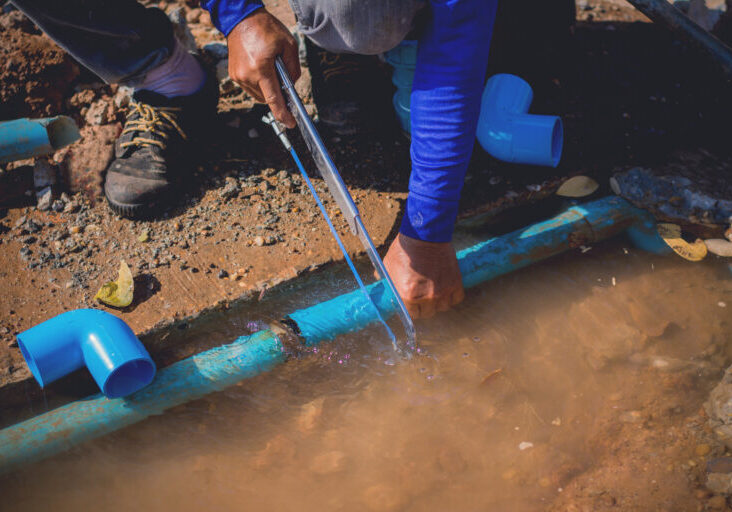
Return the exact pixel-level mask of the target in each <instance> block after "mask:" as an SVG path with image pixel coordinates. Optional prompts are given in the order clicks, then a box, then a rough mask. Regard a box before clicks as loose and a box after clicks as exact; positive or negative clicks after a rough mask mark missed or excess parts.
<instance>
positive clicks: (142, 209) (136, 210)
mask: <svg viewBox="0 0 732 512" xmlns="http://www.w3.org/2000/svg"><path fill="white" fill-rule="evenodd" d="M105 197H106V196H105ZM107 204H108V205H109V208H110V209H111V210H112V211H113V212H114V213H116V214H117V215H119V216H120V217H125V218H128V219H142V218H146V217H152V216H153V215H154V214H155V212H156V211H157V209H158V205H156V204H144V203H140V204H125V203H118V202H116V201H113V200H112V199H110V198H109V197H107Z"/></svg>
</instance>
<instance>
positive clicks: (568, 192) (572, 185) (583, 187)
mask: <svg viewBox="0 0 732 512" xmlns="http://www.w3.org/2000/svg"><path fill="white" fill-rule="evenodd" d="M599 187H600V185H598V183H597V182H596V181H595V180H593V179H592V178H590V177H587V176H574V177H573V178H569V179H568V180H567V181H565V182H564V183H562V186H561V187H559V188H558V189H557V195H558V196H562V197H585V196H589V195H590V194H592V193H593V192H594V191H595V190H597V189H598V188H599Z"/></svg>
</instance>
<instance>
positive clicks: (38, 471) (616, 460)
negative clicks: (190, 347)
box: [0, 239, 732, 511]
mask: <svg viewBox="0 0 732 512" xmlns="http://www.w3.org/2000/svg"><path fill="white" fill-rule="evenodd" d="M338 283H339V281H338V280H336V281H334V282H333V283H331V284H336V285H338ZM322 293H324V294H325V293H329V292H328V291H327V290H326V289H325V288H324V289H323V290H322ZM292 300H295V301H297V300H303V299H301V298H300V299H292ZM731 307H732V273H731V272H730V269H729V267H728V264H727V262H725V261H723V260H721V259H709V260H707V261H704V262H702V263H697V264H691V263H688V262H685V261H682V260H680V259H678V258H675V257H656V256H650V255H647V254H644V253H640V252H638V251H636V250H634V249H632V248H631V246H630V245H629V244H628V243H627V242H625V241H624V240H622V239H617V240H613V241H610V242H607V243H604V244H600V245H597V246H594V247H593V248H592V249H590V250H589V251H585V252H582V251H581V250H577V251H574V252H572V253H568V254H566V255H564V256H561V257H558V258H554V259H552V260H549V261H547V262H544V263H542V264H539V265H536V266H533V267H530V268H528V269H525V270H523V271H520V272H517V273H514V274H511V275H508V276H505V277H502V278H500V279H497V280H495V281H493V282H491V283H488V284H486V285H483V286H481V287H478V288H477V289H474V290H470V291H469V292H468V296H467V298H466V301H465V303H464V304H463V305H461V306H460V307H459V308H457V309H456V310H455V311H453V312H451V313H449V314H445V315H441V316H439V317H437V318H435V319H433V320H430V321H426V322H421V323H420V324H419V325H418V328H419V332H420V344H421V349H422V350H423V353H422V355H419V356H416V357H414V358H413V359H411V360H401V361H394V360H393V359H392V358H391V357H390V354H389V352H388V350H386V349H385V346H386V343H385V340H383V339H381V336H380V333H379V332H378V331H377V330H375V331H373V332H365V333H361V334H359V335H354V336H351V337H348V338H342V339H339V340H337V341H336V342H334V343H331V344H325V345H322V346H320V347H319V348H318V350H317V351H314V353H310V354H307V355H305V356H303V357H302V358H300V359H298V360H293V361H290V362H288V363H287V364H286V365H284V366H282V367H279V368H278V369H276V370H274V371H273V372H271V373H269V374H267V375H263V376H260V377H257V378H255V379H252V380H249V381H245V382H244V383H242V384H240V385H238V386H235V387H233V388H230V389H229V390H226V391H224V392H221V393H218V394H215V395H211V396H209V397H208V398H206V399H203V400H199V401H196V402H192V403H190V404H187V405H184V406H180V407H178V408H175V409H173V410H171V411H169V412H168V413H166V414H164V415H162V416H160V417H155V418H151V419H148V420H146V421H144V422H143V423H141V424H138V425H137V426H133V427H130V428H127V429H125V430H123V431H121V432H118V433H115V434H113V435H110V436H107V437H105V438H102V439H99V440H96V441H94V442H91V443H88V444H85V445H83V446H80V447H78V448H76V449H74V450H73V451H71V452H68V453H66V454H63V455H61V456H58V457H55V458H53V459H51V460H48V461H46V462H43V463H40V464H36V465H35V466H32V467H29V468H26V469H25V470H23V471H21V472H19V473H17V474H14V475H12V476H10V477H5V478H4V479H3V480H0V492H2V495H3V502H4V503H12V505H13V506H12V509H13V510H18V511H25V510H41V509H53V510H57V511H66V510H69V511H72V510H73V511H78V510H84V509H86V508H88V506H89V504H90V503H94V506H95V507H97V508H100V509H104V510H110V511H112V510H120V511H121V510H130V509H139V510H148V511H155V510H172V509H175V510H181V511H187V510H191V511H194V510H195V511H199V510H244V509H246V510H315V509H317V510H344V509H348V510H359V511H360V510H379V511H384V510H393V511H396V510H404V511H412V510H415V511H416V510H495V511H504V510H505V511H523V510H526V511H529V510H532V511H533V510H557V511H560V510H561V511H584V510H587V511H590V510H592V511H603V510H665V511H689V510H700V511H701V510H726V507H727V505H726V502H725V500H724V497H721V496H715V495H713V494H712V493H711V492H709V491H707V490H706V489H705V488H704V486H703V484H704V480H705V477H706V476H705V470H704V465H705V462H706V461H707V460H709V459H711V458H714V457H720V456H723V455H728V454H726V453H725V448H724V447H723V445H721V444H720V443H718V442H717V441H716V440H715V439H714V437H713V436H712V435H711V433H710V429H709V427H708V426H707V419H706V417H705V414H704V411H703V409H702V405H703V403H704V402H705V400H706V399H707V396H708V394H709V391H710V390H711V388H712V387H713V386H714V385H715V384H716V382H717V381H718V380H719V377H720V376H721V374H722V372H723V371H724V369H725V368H726V367H727V366H728V365H729V363H730V362H731V361H732V314H730V308H731ZM259 319H261V318H257V317H251V316H241V315H240V316H237V315H234V314H232V315H230V317H229V318H228V320H227V321H226V322H219V323H218V325H217V331H216V333H215V336H218V337H221V336H227V335H228V336H229V337H234V336H236V335H238V334H241V332H242V326H243V325H246V324H247V323H248V322H250V321H252V320H259ZM227 331H228V332H227Z"/></svg>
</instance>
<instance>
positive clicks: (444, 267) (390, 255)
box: [384, 233, 465, 318]
mask: <svg viewBox="0 0 732 512" xmlns="http://www.w3.org/2000/svg"><path fill="white" fill-rule="evenodd" d="M384 265H386V269H387V271H388V272H389V275H390V276H391V278H392V280H393V281H394V286H396V289H397V291H398V292H399V295H400V296H401V298H402V300H403V301H404V304H405V305H406V306H407V309H408V310H409V314H410V315H411V316H412V318H429V317H431V316H432V315H434V314H435V312H437V311H447V310H448V309H450V307H451V306H454V305H455V304H458V303H459V302H462V300H463V299H464V298H465V291H464V290H463V282H462V277H461V276H460V268H459V267H458V262H457V257H456V256H455V249H453V247H452V244H451V243H449V242H448V243H433V242H423V241H421V240H416V239H414V238H410V237H408V236H404V235H403V234H401V233H399V234H398V235H397V237H396V239H395V240H394V242H392V244H391V247H389V251H388V252H387V253H386V257H385V258H384Z"/></svg>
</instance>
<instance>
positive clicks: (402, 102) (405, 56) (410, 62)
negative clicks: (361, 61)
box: [384, 39, 417, 133]
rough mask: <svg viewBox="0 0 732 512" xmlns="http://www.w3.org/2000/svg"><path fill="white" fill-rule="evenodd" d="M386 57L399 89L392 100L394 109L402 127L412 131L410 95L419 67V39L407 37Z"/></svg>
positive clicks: (392, 78) (385, 55)
mask: <svg viewBox="0 0 732 512" xmlns="http://www.w3.org/2000/svg"><path fill="white" fill-rule="evenodd" d="M384 59H385V60H386V62H388V63H389V64H391V66H392V67H393V68H394V72H393V74H392V75H391V81H392V83H393V84H394V85H395V86H396V89H397V90H396V92H395V93H394V99H393V100H392V103H393V104H394V111H395V112H396V115H397V118H398V119H399V124H401V125H402V129H403V130H404V131H405V132H407V133H410V130H411V122H410V115H411V110H410V96H411V95H412V83H413V82H414V70H415V68H416V67H417V41H415V40H411V39H405V40H404V41H402V42H401V43H399V44H398V45H397V46H396V47H395V48H393V49H391V50H389V51H388V52H386V53H385V54H384Z"/></svg>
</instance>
